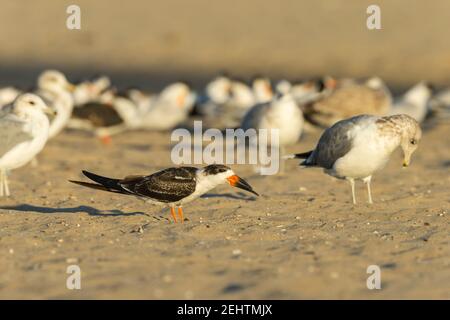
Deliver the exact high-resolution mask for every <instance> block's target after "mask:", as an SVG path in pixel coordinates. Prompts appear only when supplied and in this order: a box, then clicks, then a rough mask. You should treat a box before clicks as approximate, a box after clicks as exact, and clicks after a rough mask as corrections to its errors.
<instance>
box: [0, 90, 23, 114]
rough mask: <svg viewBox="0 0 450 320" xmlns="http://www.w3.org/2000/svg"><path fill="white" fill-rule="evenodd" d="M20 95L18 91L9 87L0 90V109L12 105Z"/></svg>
mask: <svg viewBox="0 0 450 320" xmlns="http://www.w3.org/2000/svg"><path fill="white" fill-rule="evenodd" d="M21 93H22V92H21V91H20V90H19V89H17V88H15V87H11V86H9V87H3V88H0V109H1V108H2V107H4V106H6V105H9V104H11V103H13V102H14V100H16V98H17V97H18V96H19V95H20V94H21Z"/></svg>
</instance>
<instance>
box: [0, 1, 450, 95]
mask: <svg viewBox="0 0 450 320" xmlns="http://www.w3.org/2000/svg"><path fill="white" fill-rule="evenodd" d="M1 4H2V5H1V10H0V21H1V22H0V23H1V28H0V39H1V40H2V41H1V43H2V45H1V49H0V84H2V85H3V84H16V85H32V84H33V81H34V79H35V78H36V76H37V75H38V73H39V72H40V71H42V70H43V69H44V68H48V67H52V68H57V69H60V70H62V71H64V72H66V73H67V74H68V76H69V78H70V79H71V80H76V79H77V77H82V76H86V75H92V74H93V73H106V74H108V75H111V77H112V79H113V81H114V82H115V83H116V84H117V85H121V84H123V85H128V86H129V85H131V84H135V85H140V86H143V87H153V88H156V89H157V88H160V87H162V86H163V85H165V84H167V83H168V82H170V81H174V80H179V79H182V80H186V79H187V80H189V81H191V82H192V83H194V85H203V84H204V83H205V82H206V81H207V80H208V79H210V78H211V77H212V76H214V75H215V74H217V73H218V72H221V71H226V72H228V73H230V74H231V75H233V76H239V77H243V78H249V77H251V76H253V75H254V74H264V75H267V76H270V77H271V78H274V79H277V78H278V79H279V78H287V79H305V78H310V77H314V76H320V75H324V74H330V75H333V76H337V77H341V76H349V77H366V76H370V75H378V76H380V77H382V78H383V79H384V80H385V81H386V82H387V83H388V84H389V85H390V86H392V87H394V88H401V89H402V88H406V87H408V86H409V85H412V84H414V83H416V82H417V81H419V80H422V79H424V80H429V81H431V82H434V83H436V84H438V85H442V86H444V85H448V84H450V41H448V30H449V21H448V12H450V1H448V0H433V1H423V0H378V1H373V0H371V1H367V0H345V1H344V0H318V1H302V0H281V1H269V0H245V1H242V0H239V1H238V0H227V1H218V0H215V1H214V0H189V1H186V0H165V1H155V0H153V1H152V0H150V1H147V0H128V1H126V2H124V1H119V0H96V1H89V0H77V1H53V0H35V1H23V0H21V1H17V0H2V1H1ZM70 4H77V5H79V6H80V7H81V21H82V23H81V30H68V29H67V28H66V19H67V17H68V14H67V13H66V8H67V6H69V5H70ZM370 4H377V5H379V6H380V7H381V19H382V30H373V31H371V30H368V29H367V28H366V19H367V14H366V8H367V7H368V6H369V5H370Z"/></svg>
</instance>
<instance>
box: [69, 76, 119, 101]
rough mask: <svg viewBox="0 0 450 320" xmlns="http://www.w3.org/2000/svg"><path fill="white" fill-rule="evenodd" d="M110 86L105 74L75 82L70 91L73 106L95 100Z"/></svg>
mask: <svg viewBox="0 0 450 320" xmlns="http://www.w3.org/2000/svg"><path fill="white" fill-rule="evenodd" d="M110 86H111V80H110V79H109V78H108V77H107V76H99V77H94V78H93V79H90V80H85V81H82V82H80V83H78V84H76V85H75V88H74V90H73V93H72V95H73V100H74V104H75V107H79V106H82V105H84V104H86V103H88V102H93V101H97V100H98V98H99V97H100V95H101V94H102V92H104V91H105V90H107V89H108V88H109V87H110Z"/></svg>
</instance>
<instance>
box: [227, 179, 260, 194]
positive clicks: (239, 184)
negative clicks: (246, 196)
mask: <svg viewBox="0 0 450 320" xmlns="http://www.w3.org/2000/svg"><path fill="white" fill-rule="evenodd" d="M227 180H228V183H229V184H230V186H232V187H236V188H239V189H243V190H245V191H248V192H251V193H253V194H255V195H257V196H259V194H258V193H256V192H255V190H253V188H252V187H251V185H249V184H248V183H247V181H245V180H244V179H242V178H241V177H239V176H237V175H233V176H231V177H228V178H227Z"/></svg>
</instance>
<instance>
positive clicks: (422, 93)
mask: <svg viewBox="0 0 450 320" xmlns="http://www.w3.org/2000/svg"><path fill="white" fill-rule="evenodd" d="M431 95H432V90H431V87H430V86H429V85H428V84H427V83H425V82H423V81H422V82H419V83H418V84H416V85H415V86H414V87H412V88H411V89H409V90H408V91H407V92H406V93H405V97H404V98H405V100H406V101H408V102H410V103H413V104H425V103H426V102H427V101H428V100H429V99H430V97H431Z"/></svg>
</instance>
